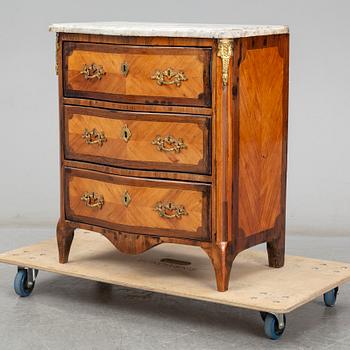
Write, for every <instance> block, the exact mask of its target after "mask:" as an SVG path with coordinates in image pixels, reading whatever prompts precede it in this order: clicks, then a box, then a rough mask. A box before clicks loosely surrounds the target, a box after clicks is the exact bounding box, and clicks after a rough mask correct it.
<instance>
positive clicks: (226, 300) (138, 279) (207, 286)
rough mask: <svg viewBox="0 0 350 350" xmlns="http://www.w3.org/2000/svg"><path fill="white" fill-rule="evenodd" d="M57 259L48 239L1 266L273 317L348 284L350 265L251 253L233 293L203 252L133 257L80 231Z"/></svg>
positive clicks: (178, 250) (236, 272)
mask: <svg viewBox="0 0 350 350" xmlns="http://www.w3.org/2000/svg"><path fill="white" fill-rule="evenodd" d="M57 254H58V253H57V247H56V240H49V241H44V242H40V243H38V244H35V245H31V246H29V247H25V248H20V249H16V250H13V251H10V252H6V253H3V254H0V262H3V263H7V264H13V265H18V266H25V267H31V268H37V269H39V270H45V271H50V272H55V273H59V274H63V275H69V276H75V277H80V278H85V279H90V280H95V281H101V282H106V283H111V284H117V285H122V286H128V287H132V288H139V289H144V290H149V291H154V292H160V293H165V294H171V295H177V296H181V297H186V298H192V299H200V300H206V301H210V302H216V303H221V304H227V305H232V306H237V307H242V308H248V309H254V310H259V311H268V312H274V313H288V312H290V311H292V310H294V309H296V308H297V307H299V306H301V305H303V304H305V303H307V302H309V301H311V300H312V299H314V298H316V297H318V296H320V295H322V294H323V293H324V292H326V291H329V290H330V289H332V288H334V287H336V286H339V285H341V284H343V283H345V282H347V281H349V280H350V265H349V264H344V263H340V262H335V261H324V260H316V259H309V258H305V257H297V256H287V258H286V265H285V267H283V268H281V269H273V268H269V267H268V266H267V257H266V253H264V252H257V251H252V250H250V251H249V250H248V251H245V252H243V253H241V254H239V255H238V257H237V258H236V260H235V262H234V263H233V268H232V273H231V279H230V288H229V290H228V291H227V292H223V293H222V292H217V291H216V289H215V287H216V284H215V277H214V272H213V270H212V265H211V263H210V261H209V259H208V257H207V255H206V254H205V253H204V252H203V251H202V250H201V249H199V248H196V247H190V246H181V245H176V244H171V245H170V244H163V245H160V246H158V247H155V248H153V249H151V250H149V251H147V252H145V253H143V254H141V255H136V256H130V255H124V254H122V253H119V252H118V251H117V250H116V249H115V248H114V247H113V246H112V245H111V243H110V242H109V241H108V240H106V239H105V238H104V237H102V236H100V235H99V234H96V233H90V232H85V231H79V232H76V235H75V239H74V242H73V245H72V250H71V254H70V260H69V263H68V264H64V265H62V264H59V263H58V258H57ZM171 259H173V260H177V261H180V262H187V263H190V264H187V265H186V264H184V263H183V264H181V263H178V262H176V261H175V262H174V261H173V260H171ZM38 283H40V275H39V280H38Z"/></svg>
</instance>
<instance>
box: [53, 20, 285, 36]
mask: <svg viewBox="0 0 350 350" xmlns="http://www.w3.org/2000/svg"><path fill="white" fill-rule="evenodd" d="M49 30H50V31H51V32H62V33H79V34H102V35H124V36H167V37H191V38H217V39H219V38H241V37H247V36H258V35H269V34H284V33H288V31H289V29H288V26H285V25H242V24H201V23H152V22H149V23H146V22H96V23H61V24H52V25H50V27H49Z"/></svg>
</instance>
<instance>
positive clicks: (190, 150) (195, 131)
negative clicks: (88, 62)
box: [65, 106, 211, 174]
mask: <svg viewBox="0 0 350 350" xmlns="http://www.w3.org/2000/svg"><path fill="white" fill-rule="evenodd" d="M65 122H66V127H65V130H66V135H65V156H66V158H67V159H73V160H74V159H75V160H82V161H90V162H93V163H100V164H107V165H108V164H110V165H116V166H123V167H131V168H138V169H152V170H177V171H181V172H192V173H207V174H208V173H210V165H211V164H210V156H209V152H210V150H209V140H210V138H209V126H210V123H209V122H210V120H209V119H208V118H207V117H199V116H196V117H191V116H189V115H186V116H180V115H166V114H153V115H151V114H141V113H130V112H116V111H107V110H102V109H94V108H79V107H72V106H66V107H65ZM125 126H126V127H127V129H128V130H129V132H130V138H129V139H128V140H126V141H125V140H124V139H123V135H122V132H123V128H124V127H125ZM85 129H86V130H89V131H91V130H93V129H96V130H97V132H103V134H104V136H105V139H106V141H105V142H104V143H103V144H102V145H99V144H88V143H86V141H85V140H84V139H83V137H82V134H83V132H84V130H85ZM157 136H160V137H161V138H165V137H167V136H172V137H174V138H175V139H176V140H180V139H181V140H183V143H184V147H185V148H183V149H180V150H179V151H178V152H176V151H164V150H159V148H158V147H157V145H155V144H153V143H152V142H153V141H154V140H156V138H157ZM171 147H172V145H166V146H165V148H171Z"/></svg>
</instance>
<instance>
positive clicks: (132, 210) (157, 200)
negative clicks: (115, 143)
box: [65, 168, 210, 240]
mask: <svg viewBox="0 0 350 350" xmlns="http://www.w3.org/2000/svg"><path fill="white" fill-rule="evenodd" d="M65 187H66V188H65V196H66V197H65V206H66V216H67V218H68V219H69V220H73V221H80V222H85V223H88V224H92V225H97V226H101V227H106V228H111V229H116V230H120V231H123V232H133V233H142V234H152V235H160V236H170V237H182V238H192V239H198V240H208V239H209V217H210V216H209V203H210V202H209V200H210V185H208V184H195V183H182V182H178V181H160V180H148V179H141V178H130V177H123V176H116V175H107V174H103V173H99V172H94V171H87V170H77V169H72V168H66V169H65Z"/></svg>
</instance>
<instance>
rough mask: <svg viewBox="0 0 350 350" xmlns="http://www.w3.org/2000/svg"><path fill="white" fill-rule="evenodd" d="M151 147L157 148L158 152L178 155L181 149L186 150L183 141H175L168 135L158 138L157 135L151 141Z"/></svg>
mask: <svg viewBox="0 0 350 350" xmlns="http://www.w3.org/2000/svg"><path fill="white" fill-rule="evenodd" d="M152 145H155V146H157V149H158V150H159V151H163V152H175V153H180V152H181V150H182V149H184V148H187V146H186V145H185V144H184V140H183V139H176V138H175V137H173V136H171V135H168V136H165V137H160V136H159V135H157V136H156V138H155V139H154V140H153V141H152Z"/></svg>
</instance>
